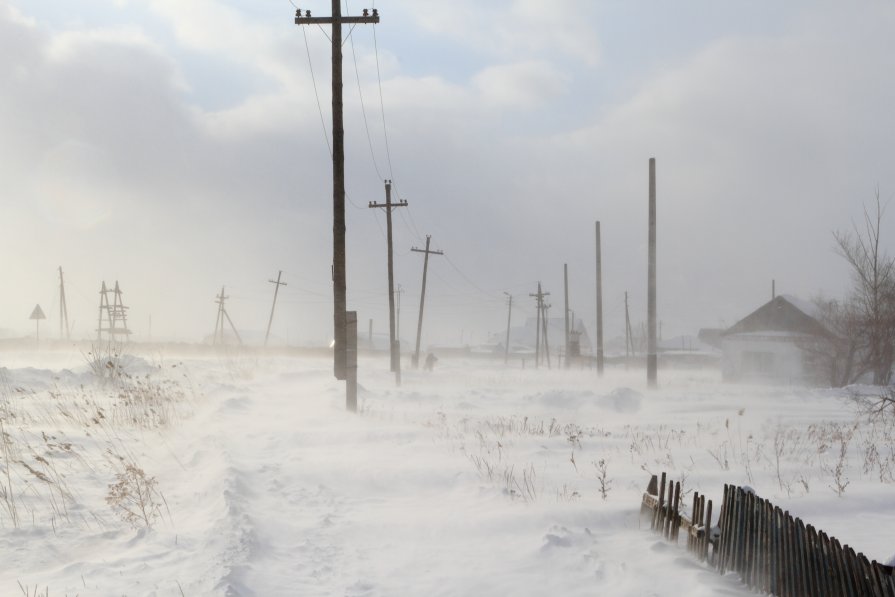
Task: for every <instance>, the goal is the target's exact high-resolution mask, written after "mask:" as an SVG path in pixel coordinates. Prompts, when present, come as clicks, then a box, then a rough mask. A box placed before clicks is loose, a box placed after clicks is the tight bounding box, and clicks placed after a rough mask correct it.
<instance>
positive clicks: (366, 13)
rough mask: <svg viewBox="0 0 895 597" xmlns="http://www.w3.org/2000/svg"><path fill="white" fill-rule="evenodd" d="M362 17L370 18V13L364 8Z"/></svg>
mask: <svg viewBox="0 0 895 597" xmlns="http://www.w3.org/2000/svg"><path fill="white" fill-rule="evenodd" d="M364 16H365V17H368V16H370V11H369V10H367V9H366V8H365V9H364Z"/></svg>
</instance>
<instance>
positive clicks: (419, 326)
mask: <svg viewBox="0 0 895 597" xmlns="http://www.w3.org/2000/svg"><path fill="white" fill-rule="evenodd" d="M431 240H432V235H431V234H427V235H426V249H425V250H423V249H417V248H416V247H411V249H410V250H411V251H414V252H415V253H425V255H426V256H425V258H424V259H423V291H422V292H421V293H420V318H419V321H418V322H417V324H416V350H415V351H414V352H413V361H412V365H413V368H414V369H418V368H419V366H420V338H421V337H422V333H423V307H425V305H426V273H427V272H428V270H429V255H430V254H431V255H444V252H443V251H430V250H429V242H430V241H431Z"/></svg>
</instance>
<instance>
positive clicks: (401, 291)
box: [395, 284, 404, 371]
mask: <svg viewBox="0 0 895 597" xmlns="http://www.w3.org/2000/svg"><path fill="white" fill-rule="evenodd" d="M395 294H396V295H398V308H397V311H398V312H397V313H396V314H395V341H396V342H397V343H398V360H397V365H398V371H401V295H402V294H404V289H403V288H401V285H400V284H398V289H397V290H395Z"/></svg>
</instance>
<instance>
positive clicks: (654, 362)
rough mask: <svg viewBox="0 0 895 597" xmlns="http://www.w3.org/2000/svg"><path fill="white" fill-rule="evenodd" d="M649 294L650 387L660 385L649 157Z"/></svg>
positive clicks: (652, 165)
mask: <svg viewBox="0 0 895 597" xmlns="http://www.w3.org/2000/svg"><path fill="white" fill-rule="evenodd" d="M647 278H648V292H649V295H648V296H647V307H646V316H647V347H646V382H647V385H648V386H649V387H650V388H655V387H657V386H658V379H657V378H658V375H657V371H658V364H659V363H658V356H657V354H656V158H650V159H649V263H648V271H647Z"/></svg>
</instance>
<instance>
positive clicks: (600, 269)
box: [597, 220, 603, 377]
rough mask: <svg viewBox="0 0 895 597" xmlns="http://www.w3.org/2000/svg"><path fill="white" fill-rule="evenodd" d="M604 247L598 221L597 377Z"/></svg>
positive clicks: (600, 364) (600, 355)
mask: <svg viewBox="0 0 895 597" xmlns="http://www.w3.org/2000/svg"><path fill="white" fill-rule="evenodd" d="M602 251H603V247H602V241H601V239H600V222H599V220H598V221H597V375H599V376H600V377H602V376H603V253H602Z"/></svg>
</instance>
